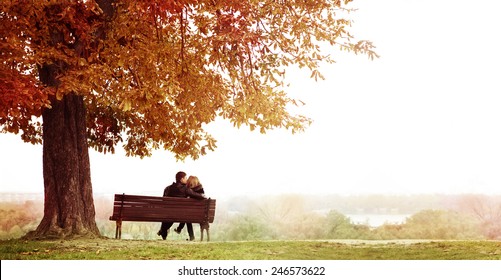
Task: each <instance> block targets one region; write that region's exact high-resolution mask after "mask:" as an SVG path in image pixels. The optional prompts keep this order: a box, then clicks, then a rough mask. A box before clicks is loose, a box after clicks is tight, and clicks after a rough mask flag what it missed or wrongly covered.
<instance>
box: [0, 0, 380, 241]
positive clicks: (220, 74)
mask: <svg viewBox="0 0 501 280" xmlns="http://www.w3.org/2000/svg"><path fill="white" fill-rule="evenodd" d="M349 2H351V1H350V0H345V1H338V0H335V1H327V0H322V1H274V0H269V1H267V0H266V1H237V0H229V1H228V0H225V1H220V0H201V1H193V0H179V1H172V0H171V1H168V0H162V1H159V0H143V1H132V0H94V1H92V0H73V1H70V0H51V1H26V0H17V1H16V0H11V1H8V0H7V1H2V4H1V11H0V21H1V26H2V32H1V37H0V40H1V44H0V55H1V57H2V63H1V65H0V67H1V68H0V81H1V83H0V90H1V95H0V126H1V129H2V131H4V132H8V133H16V134H18V133H20V134H21V138H22V139H23V140H24V141H27V142H31V143H34V144H37V143H43V169H44V171H43V175H44V190H45V206H44V218H43V219H42V221H41V223H40V225H39V226H38V228H37V230H36V231H35V232H34V233H33V236H34V237H50V236H54V237H69V236H82V235H83V236H99V230H98V228H97V226H96V224H95V220H94V216H95V211H94V204H93V198H92V185H91V177H90V162H89V156H88V147H92V148H94V149H96V150H98V151H100V152H104V153H106V152H114V149H115V147H116V146H117V145H118V144H120V143H123V147H124V149H125V151H126V152H127V155H134V156H140V157H144V156H149V155H151V152H152V150H155V149H160V148H162V149H165V150H169V151H172V152H173V154H174V155H175V157H176V158H177V159H179V160H183V159H185V158H186V157H191V158H193V159H197V158H198V157H199V156H200V155H204V154H205V153H206V152H207V151H208V150H214V148H215V147H216V145H215V139H213V138H212V137H211V135H209V134H208V133H207V132H205V130H204V125H205V124H207V123H210V122H212V121H214V120H215V119H216V118H217V117H221V118H225V119H228V120H230V121H231V122H232V123H233V124H234V125H235V126H238V127H240V126H241V125H246V126H249V128H250V129H251V130H254V129H256V128H257V129H259V130H260V132H261V133H265V132H266V131H267V130H269V129H273V128H286V129H290V130H291V131H292V132H297V131H301V130H302V129H304V127H305V126H306V125H307V124H308V123H309V122H310V120H309V119H308V118H307V117H304V116H301V115H292V114H291V113H289V111H288V109H289V106H290V105H297V104H298V102H299V101H298V100H294V99H291V98H290V97H288V96H287V94H286V92H285V90H286V86H285V85H284V82H283V81H284V77H285V72H286V69H287V68H288V67H289V66H294V65H296V66H299V67H306V68H308V69H309V70H310V71H311V74H312V75H311V77H312V78H315V79H317V78H322V75H321V74H320V72H319V71H318V68H319V65H320V62H327V63H332V62H334V59H333V58H332V57H331V56H330V54H329V52H328V50H329V48H330V47H332V46H335V47H339V48H340V49H341V50H344V51H351V52H354V53H363V54H367V55H368V56H369V58H374V57H375V56H376V54H375V53H374V51H373V46H372V44H371V42H369V41H353V37H352V36H351V34H350V33H349V32H348V30H347V28H348V27H349V26H350V24H351V22H350V20H348V19H346V18H343V17H346V15H347V14H348V13H349V12H350V11H351V10H350V9H348V8H347V7H346V5H347V4H348V3H349ZM324 45H325V46H329V48H327V49H325V48H321V46H324ZM40 117H41V119H40Z"/></svg>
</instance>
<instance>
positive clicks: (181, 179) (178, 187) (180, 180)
mask: <svg viewBox="0 0 501 280" xmlns="http://www.w3.org/2000/svg"><path fill="white" fill-rule="evenodd" d="M163 196H168V197H190V198H195V199H206V197H205V194H204V189H203V187H202V184H200V181H199V180H198V178H197V177H195V176H190V177H189V178H187V176H186V173H185V172H183V171H180V172H178V173H177V174H176V182H174V183H172V184H171V185H170V186H168V187H166V188H165V189H164V194H163ZM173 224H174V222H162V226H161V227H160V230H159V231H158V233H157V234H158V235H160V236H162V239H163V240H165V239H167V235H168V234H169V229H170V228H171V226H172V225H173ZM184 225H185V223H179V226H178V227H177V228H175V229H174V231H175V232H176V233H178V234H180V233H181V231H182V230H183V228H184ZM186 227H187V228H188V234H189V236H190V241H193V240H195V234H194V233H193V225H192V224H191V223H186Z"/></svg>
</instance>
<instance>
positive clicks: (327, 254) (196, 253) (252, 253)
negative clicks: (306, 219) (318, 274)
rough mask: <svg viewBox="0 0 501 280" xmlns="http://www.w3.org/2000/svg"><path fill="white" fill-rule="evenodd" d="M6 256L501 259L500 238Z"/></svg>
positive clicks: (87, 248)
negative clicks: (487, 239) (489, 239)
mask: <svg viewBox="0 0 501 280" xmlns="http://www.w3.org/2000/svg"><path fill="white" fill-rule="evenodd" d="M0 259H2V260H42V259H43V260H153V259H161V260H501V242H499V241H498V242H496V241H400V240H398V241H379V242H375V241H347V240H327V241H242V242H186V241H161V240H147V241H146V240H115V239H84V240H82V239H76V240H57V241H54V240H52V241H27V240H20V239H16V240H7V241H5V240H4V241H0Z"/></svg>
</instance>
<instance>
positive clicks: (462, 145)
mask: <svg viewBox="0 0 501 280" xmlns="http://www.w3.org/2000/svg"><path fill="white" fill-rule="evenodd" d="M352 7H357V8H359V11H358V12H356V13H355V15H354V16H355V18H356V22H355V23H354V26H353V28H352V29H351V31H352V33H353V34H354V35H355V36H356V37H357V38H359V39H367V40H371V41H373V42H374V44H375V45H376V46H377V52H378V53H379V54H380V55H381V58H380V59H378V60H375V61H370V60H368V59H367V58H366V57H364V56H355V55H352V54H347V53H344V54H342V55H341V56H340V57H338V59H337V60H338V63H337V64H334V65H327V66H325V67H323V68H322V69H321V70H322V73H323V74H324V76H325V77H326V80H325V81H321V82H314V81H312V80H309V73H308V72H307V71H305V72H304V73H301V74H300V75H298V74H295V76H292V77H291V81H292V82H291V88H290V92H291V94H293V95H294V96H301V99H302V100H303V101H305V102H306V103H307V105H306V106H305V107H303V108H302V109H301V112H302V113H304V114H307V115H308V116H309V117H311V118H312V119H313V120H314V123H313V124H312V126H311V127H309V128H308V129H307V130H306V132H305V133H302V134H296V135H292V134H290V133H289V132H286V131H273V132H270V133H268V134H266V135H261V134H259V133H258V132H252V133H251V132H249V131H248V129H247V128H242V129H240V130H237V129H234V128H232V127H230V126H229V125H225V123H218V124H215V125H213V126H211V127H212V130H213V135H214V136H215V137H216V139H218V147H219V148H218V149H217V150H216V151H215V152H212V153H210V154H209V155H207V156H205V157H203V158H201V159H199V160H197V161H191V160H187V161H186V162H184V163H182V162H176V161H175V160H174V157H173V156H172V155H171V154H170V153H167V152H161V151H158V152H156V153H155V154H154V156H153V157H152V158H147V159H143V160H140V159H139V158H126V157H124V156H123V153H118V154H115V155H109V154H108V155H102V154H98V153H97V152H94V151H93V150H92V151H91V169H92V180H93V188H94V192H95V193H122V192H125V193H130V194H158V195H161V193H162V190H163V188H164V187H165V186H166V185H168V184H170V183H171V182H172V181H173V180H174V175H175V173H176V172H177V171H179V170H183V171H185V172H187V173H188V174H192V175H197V176H198V177H199V178H200V180H201V182H202V183H203V184H204V186H205V189H206V192H207V193H208V194H209V196H212V197H216V198H217V197H223V196H227V195H251V194H257V195H261V194H266V193H273V194H276V193H314V194H321V193H332V194H364V193H393V194H400V193H465V192H474V193H486V194H500V193H501V176H500V171H501V77H500V70H499V67H500V65H501V53H500V51H499V49H500V43H501V33H500V32H499V28H500V27H501V17H500V16H499V11H500V10H501V2H500V1H496V0H477V1H465V0H419V1H418V0H379V1H375V0H355V1H354V3H352ZM3 191H7V192H10V191H22V192H40V193H42V192H43V179H42V147H41V146H32V145H30V144H25V143H23V142H22V141H21V140H20V138H19V136H15V135H3V134H0V192H3Z"/></svg>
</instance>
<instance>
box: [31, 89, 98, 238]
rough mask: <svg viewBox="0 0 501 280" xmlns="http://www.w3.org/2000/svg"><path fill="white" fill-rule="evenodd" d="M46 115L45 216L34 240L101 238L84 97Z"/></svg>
mask: <svg viewBox="0 0 501 280" xmlns="http://www.w3.org/2000/svg"><path fill="white" fill-rule="evenodd" d="M51 106H52V108H51V109H46V110H44V112H43V114H42V116H43V176H44V188H45V205H44V217H43V219H42V221H41V223H40V225H39V226H38V228H37V229H36V231H35V232H33V233H31V236H32V237H41V238H65V237H98V236H100V233H99V229H98V228H97V225H96V222H95V210H94V199H93V196H92V184H91V177H90V161H89V152H88V146H87V136H86V126H85V107H84V102H83V98H82V97H81V96H77V95H74V94H71V95H66V96H64V98H63V99H62V100H61V101H57V100H56V101H53V102H52V103H51Z"/></svg>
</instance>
